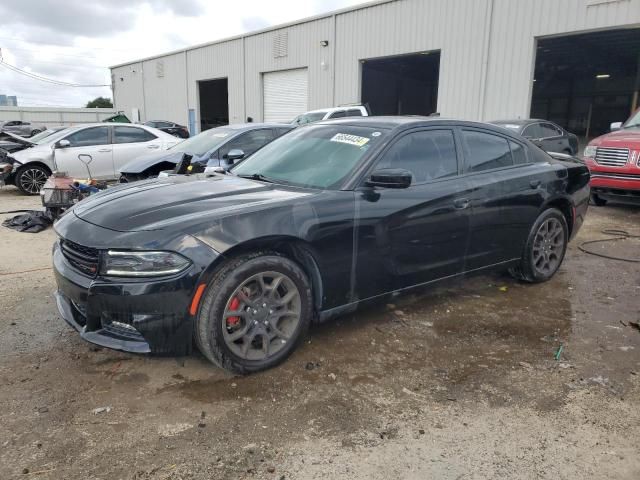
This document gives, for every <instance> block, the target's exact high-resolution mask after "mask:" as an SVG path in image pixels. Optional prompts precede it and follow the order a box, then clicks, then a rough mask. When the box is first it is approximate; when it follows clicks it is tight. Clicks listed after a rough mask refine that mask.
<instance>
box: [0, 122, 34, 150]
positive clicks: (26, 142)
mask: <svg viewBox="0 0 640 480" xmlns="http://www.w3.org/2000/svg"><path fill="white" fill-rule="evenodd" d="M0 137H9V138H10V139H11V140H13V141H15V142H18V143H20V144H22V145H28V146H32V145H36V144H35V143H34V142H32V141H31V140H29V139H28V138H24V137H21V136H20V135H16V134H15V133H11V132H7V131H5V130H2V128H1V127H0Z"/></svg>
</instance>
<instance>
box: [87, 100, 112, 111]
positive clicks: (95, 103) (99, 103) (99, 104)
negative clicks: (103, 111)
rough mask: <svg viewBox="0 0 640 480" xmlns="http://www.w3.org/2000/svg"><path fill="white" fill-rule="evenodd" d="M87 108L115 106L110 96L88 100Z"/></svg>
mask: <svg viewBox="0 0 640 480" xmlns="http://www.w3.org/2000/svg"><path fill="white" fill-rule="evenodd" d="M87 108H113V103H111V99H110V98H104V97H98V98H94V99H93V100H91V101H90V102H87Z"/></svg>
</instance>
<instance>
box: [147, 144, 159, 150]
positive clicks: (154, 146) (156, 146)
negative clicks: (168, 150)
mask: <svg viewBox="0 0 640 480" xmlns="http://www.w3.org/2000/svg"><path fill="white" fill-rule="evenodd" d="M147 148H153V149H156V148H160V145H147Z"/></svg>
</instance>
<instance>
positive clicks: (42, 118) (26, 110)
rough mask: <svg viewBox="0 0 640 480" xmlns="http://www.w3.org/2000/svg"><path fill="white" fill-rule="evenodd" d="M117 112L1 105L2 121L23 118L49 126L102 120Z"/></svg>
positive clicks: (34, 124)
mask: <svg viewBox="0 0 640 480" xmlns="http://www.w3.org/2000/svg"><path fill="white" fill-rule="evenodd" d="M115 113H116V110H115V109H111V108H47V107H42V108H41V107H0V121H7V120H22V121H23V122H31V123H32V124H33V126H34V127H39V126H42V125H44V126H47V127H48V126H56V125H76V124H78V123H95V122H101V121H102V120H104V119H105V118H107V117H110V116H112V115H114V114H115Z"/></svg>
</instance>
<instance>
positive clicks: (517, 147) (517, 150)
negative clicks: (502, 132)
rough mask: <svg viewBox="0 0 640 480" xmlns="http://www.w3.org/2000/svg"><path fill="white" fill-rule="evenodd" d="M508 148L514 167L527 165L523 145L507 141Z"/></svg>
mask: <svg viewBox="0 0 640 480" xmlns="http://www.w3.org/2000/svg"><path fill="white" fill-rule="evenodd" d="M509 147H511V156H513V163H515V164H516V165H523V164H525V163H529V159H528V157H527V150H526V148H525V147H524V146H523V145H521V144H519V143H517V142H512V141H509Z"/></svg>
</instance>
